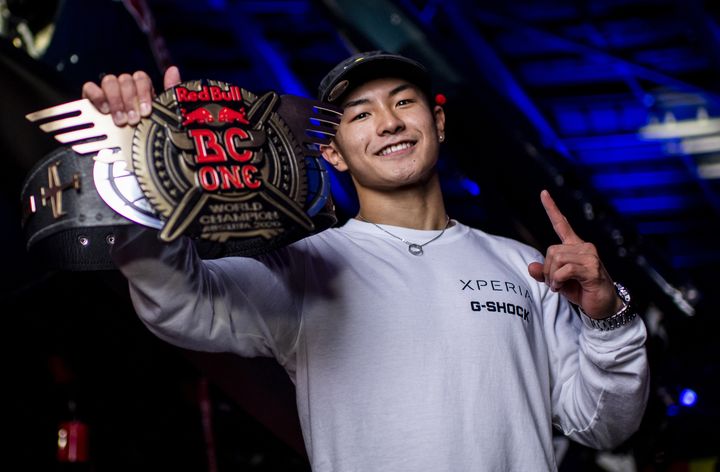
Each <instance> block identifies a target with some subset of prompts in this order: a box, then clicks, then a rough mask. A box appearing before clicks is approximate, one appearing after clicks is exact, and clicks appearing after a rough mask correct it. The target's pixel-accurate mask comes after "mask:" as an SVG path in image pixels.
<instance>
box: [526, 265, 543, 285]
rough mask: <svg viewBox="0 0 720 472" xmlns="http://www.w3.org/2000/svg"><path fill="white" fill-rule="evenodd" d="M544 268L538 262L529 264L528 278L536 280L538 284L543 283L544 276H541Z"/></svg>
mask: <svg viewBox="0 0 720 472" xmlns="http://www.w3.org/2000/svg"><path fill="white" fill-rule="evenodd" d="M543 268H544V266H543V265H542V264H541V263H539V262H531V263H530V265H528V273H529V274H530V277H532V278H533V279H535V280H537V281H538V282H545V275H544V274H543Z"/></svg>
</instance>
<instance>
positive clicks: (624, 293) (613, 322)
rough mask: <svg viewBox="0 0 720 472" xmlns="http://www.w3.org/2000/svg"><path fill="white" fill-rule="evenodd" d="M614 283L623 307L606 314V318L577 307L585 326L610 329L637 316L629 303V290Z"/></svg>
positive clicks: (602, 329) (604, 329) (603, 329)
mask: <svg viewBox="0 0 720 472" xmlns="http://www.w3.org/2000/svg"><path fill="white" fill-rule="evenodd" d="M614 284H615V291H616V292H617V294H618V296H619V297H620V298H621V299H622V301H623V307H622V308H620V311H618V312H617V313H615V314H614V315H612V316H608V317H607V318H601V319H599V320H598V319H595V318H592V317H590V316H588V314H587V313H585V312H584V311H583V309H582V308H581V307H578V308H580V312H581V313H582V314H583V316H582V319H583V322H584V323H585V326H588V327H590V328H593V329H599V330H600V331H611V330H613V329H617V328H619V327H620V326H623V325H626V324H628V323H629V322H631V321H632V320H633V319H634V318H635V317H636V316H637V312H636V311H635V310H634V309H633V307H632V305H631V303H630V302H631V298H630V292H628V290H627V289H626V288H625V287H623V286H622V285H620V284H619V283H617V282H614Z"/></svg>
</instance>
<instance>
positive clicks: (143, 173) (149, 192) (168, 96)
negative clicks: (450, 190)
mask: <svg viewBox="0 0 720 472" xmlns="http://www.w3.org/2000/svg"><path fill="white" fill-rule="evenodd" d="M341 114H342V113H341V110H340V109H339V108H337V107H333V106H331V105H327V104H324V103H321V102H318V101H314V100H310V99H306V98H302V97H297V96H293V95H278V94H277V93H276V92H273V91H270V92H267V93H264V94H262V95H256V94H254V93H252V92H250V91H248V90H246V89H243V88H241V87H238V86H236V85H231V84H228V83H224V82H219V81H215V80H194V81H188V82H184V83H181V84H179V85H177V86H175V87H172V88H170V89H168V90H166V91H165V92H163V93H162V94H160V95H159V96H158V97H157V98H156V99H155V101H154V102H153V111H152V114H151V116H149V117H148V118H144V119H142V120H141V122H140V123H139V124H138V125H137V126H135V127H130V126H124V127H117V126H115V125H114V123H113V122H112V119H111V118H110V116H109V115H103V114H101V113H100V112H98V111H97V110H96V109H95V107H94V106H93V105H92V104H91V103H90V102H89V101H88V100H78V101H75V102H69V103H65V104H62V105H59V106H56V107H52V108H48V109H45V110H41V111H38V112H35V113H31V114H29V115H27V119H28V120H30V121H33V122H38V123H39V125H40V128H41V129H42V130H43V131H46V132H48V133H54V134H55V138H56V139H57V140H58V141H59V142H61V143H63V144H65V145H66V146H67V147H66V149H65V151H66V152H64V153H53V157H52V160H50V159H49V158H48V159H45V160H43V161H42V162H41V163H40V164H39V165H38V166H36V169H35V170H34V171H33V172H31V175H30V176H29V177H28V179H27V180H26V184H25V185H24V188H23V195H22V199H23V202H24V206H25V207H26V208H25V212H24V218H23V226H25V227H26V228H27V231H29V234H28V246H30V245H32V243H33V242H34V241H36V240H38V239H40V238H44V237H47V236H49V235H50V234H51V233H52V232H53V231H52V230H50V229H49V227H58V223H59V221H58V220H59V219H62V218H66V219H68V220H69V221H73V222H74V224H70V225H68V224H61V225H59V226H63V229H67V226H71V227H78V226H80V227H82V226H86V225H87V222H88V220H92V218H87V216H88V214H90V215H94V214H98V215H99V214H101V213H102V212H103V211H104V209H99V208H97V205H96V204H95V203H93V204H92V205H90V206H91V207H92V208H90V207H88V206H87V205H85V206H84V207H83V205H84V202H83V200H82V199H78V198H74V195H73V194H72V193H71V192H70V189H71V188H74V189H82V190H83V191H87V190H92V189H94V190H96V191H97V194H99V196H100V197H101V199H102V201H103V202H104V204H105V205H107V206H108V207H110V208H111V209H112V210H114V212H116V213H118V214H120V215H122V216H123V217H125V218H127V219H128V220H130V221H132V222H135V223H138V224H141V225H144V226H148V227H151V228H155V229H158V230H160V231H159V238H160V239H161V240H163V241H166V242H170V241H173V240H175V239H176V238H178V237H179V236H180V235H182V234H184V235H188V236H191V237H193V238H194V239H196V240H198V241H208V242H211V243H213V244H215V243H217V244H224V245H226V246H227V247H228V248H230V250H229V251H221V252H222V253H223V254H222V255H229V254H228V252H229V253H231V254H248V255H249V254H258V253H262V252H265V251H267V250H269V249H272V248H275V247H279V246H282V245H284V244H288V243H290V242H292V241H294V240H297V239H299V238H300V237H303V236H306V235H307V234H310V233H313V232H316V231H318V230H321V229H325V228H327V227H329V226H331V225H332V224H334V223H335V222H336V218H335V214H334V206H333V205H332V200H331V197H330V183H329V178H328V175H327V172H326V170H325V167H324V164H323V163H322V158H321V155H320V151H319V146H320V145H323V144H328V143H329V141H330V139H332V137H333V136H334V134H335V129H336V127H337V124H338V123H339V121H340V117H341ZM68 160H73V161H77V162H73V163H72V165H68V164H66V162H67V161H68ZM80 167H81V168H82V169H80V171H78V172H76V173H75V174H73V175H68V176H66V180H68V179H69V180H68V182H69V183H68V182H65V181H64V180H62V178H61V175H59V174H58V170H60V171H63V169H65V170H66V172H67V171H70V170H71V169H77V168H80ZM46 174H47V175H49V176H50V177H48V179H49V180H48V179H45V180H47V181H45V180H43V176H44V175H46ZM61 174H62V172H61ZM88 177H90V178H88ZM78 193H81V192H79V191H78ZM91 193H95V192H91ZM63 199H64V200H63ZM64 202H65V203H67V204H66V205H63V203H64ZM48 203H49V205H48ZM74 203H77V204H79V205H80V207H78V208H75V207H74V205H73V204H74ZM45 206H48V207H50V208H49V209H50V210H52V215H49V213H48V214H45V213H47V212H46V211H45V210H44V207H45ZM40 213H42V216H39V214H40ZM78 215H83V218H76V216H78ZM80 220H82V221H80ZM100 220H104V221H103V224H105V225H107V224H108V223H109V221H108V220H109V218H107V217H105V218H100ZM63 223H64V222H63ZM93 224H95V226H97V225H98V224H97V222H95V223H93ZM65 239H67V238H65Z"/></svg>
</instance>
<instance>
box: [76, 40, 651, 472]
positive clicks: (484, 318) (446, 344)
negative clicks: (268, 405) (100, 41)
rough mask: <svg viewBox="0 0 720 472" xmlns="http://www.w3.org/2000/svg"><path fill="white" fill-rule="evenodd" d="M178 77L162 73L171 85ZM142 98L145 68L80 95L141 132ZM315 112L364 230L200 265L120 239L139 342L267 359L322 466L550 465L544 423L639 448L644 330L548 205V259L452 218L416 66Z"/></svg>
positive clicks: (351, 227) (335, 83)
mask: <svg viewBox="0 0 720 472" xmlns="http://www.w3.org/2000/svg"><path fill="white" fill-rule="evenodd" d="M178 81H179V75H178V73H177V70H176V69H174V68H173V69H170V70H169V71H168V73H167V74H166V83H165V85H166V87H167V86H171V85H173V84H174V83H177V82H178ZM151 89H152V88H151V85H150V81H149V79H147V76H146V75H144V74H142V73H136V74H135V75H134V76H132V77H131V76H129V75H122V76H120V77H119V78H116V77H112V76H109V77H106V78H105V79H104V80H103V84H102V86H101V87H98V86H96V85H94V84H86V86H85V88H84V95H85V96H86V97H88V98H90V99H91V100H92V101H93V103H95V104H96V106H97V107H98V108H99V109H100V110H102V111H105V112H111V113H113V116H114V117H115V119H116V122H117V123H118V124H125V123H130V124H134V123H137V121H138V120H139V117H140V116H141V115H143V114H146V113H148V112H149V109H148V108H147V107H146V106H144V105H143V104H148V103H149V101H150V99H151ZM320 98H321V99H323V100H327V101H332V102H334V103H339V104H341V105H342V106H343V107H344V114H343V117H342V121H341V123H340V125H339V128H338V130H337V134H336V136H335V139H334V141H333V142H332V144H331V145H329V146H327V147H326V148H325V149H324V150H323V155H324V157H325V159H326V160H327V161H328V163H329V164H330V165H332V166H334V167H335V168H336V169H337V170H339V171H348V172H350V174H351V176H352V179H353V182H354V184H355V186H356V188H357V194H358V197H359V200H360V211H359V213H358V215H357V217H356V218H353V219H351V220H350V221H349V222H348V223H347V224H345V225H344V226H342V227H340V228H333V229H329V230H326V231H323V232H321V233H319V234H316V235H313V236H311V237H308V238H306V239H303V240H301V241H298V242H296V243H294V244H291V245H290V246H288V247H285V248H283V249H280V250H278V251H275V252H273V253H270V254H267V255H264V256H261V257H255V258H238V257H233V258H225V259H220V260H212V261H202V260H200V258H199V257H198V256H197V254H196V252H195V251H194V249H193V247H192V245H191V243H190V241H189V240H187V239H180V240H178V241H176V242H174V243H173V244H167V245H166V244H162V243H160V242H158V240H157V238H156V236H155V233H154V232H153V231H150V230H140V229H136V230H133V231H131V234H128V235H126V236H125V237H122V238H121V237H119V238H118V242H117V243H116V245H115V247H114V248H113V251H114V252H113V257H114V260H115V261H116V263H117V265H118V267H119V268H120V270H121V271H122V272H123V273H124V274H125V275H126V277H127V278H128V280H129V283H130V291H131V295H132V299H133V302H134V305H135V307H136V310H137V312H138V314H139V316H140V317H141V319H142V320H143V321H144V322H145V323H146V324H147V326H148V328H149V329H150V330H152V331H153V332H154V333H155V334H157V335H158V336H159V337H161V338H162V339H165V340H166V341H168V342H171V343H173V344H176V345H179V346H183V347H186V348H190V349H198V350H207V351H229V352H235V353H237V354H239V355H243V356H274V357H275V358H276V359H277V360H278V361H279V362H280V364H281V365H283V366H284V367H285V369H286V370H287V372H288V374H289V375H290V377H291V378H292V380H293V382H294V383H295V386H296V391H297V406H298V412H299V415H300V421H301V425H302V430H303V435H304V438H305V443H306V446H307V451H308V455H309V457H310V461H311V464H312V467H313V469H314V470H315V471H363V472H364V471H393V472H395V471H464V470H487V471H496V470H518V471H521V470H522V471H525V470H555V469H556V463H555V457H554V452H553V445H552V429H553V426H554V427H556V428H558V429H560V430H561V431H563V432H564V433H565V434H566V435H568V436H569V437H571V438H573V439H575V440H577V441H579V442H581V443H584V444H587V445H591V446H594V447H611V446H613V445H616V444H618V443H619V442H621V441H622V440H624V439H625V438H627V437H628V436H629V435H630V434H631V433H633V432H634V431H635V430H636V428H637V426H638V424H639V422H640V419H641V417H642V413H643V411H644V407H645V402H646V399H647V388H648V372H647V359H646V354H645V350H644V347H643V346H644V341H645V329H644V326H643V323H642V321H641V320H640V318H639V317H637V316H634V313H632V312H631V311H630V310H629V309H628V307H627V306H626V304H625V301H624V300H623V298H624V297H626V296H627V294H626V292H625V291H624V290H623V289H622V287H620V286H617V287H616V285H615V284H614V283H613V281H612V279H611V278H610V276H609V275H608V273H607V272H606V270H605V269H604V267H603V265H602V263H601V261H600V259H599V257H598V254H597V251H596V250H595V248H594V246H593V245H592V244H589V243H585V242H584V241H582V240H581V239H580V238H579V237H578V236H577V235H576V234H575V233H574V232H573V230H572V228H571V226H570V224H569V223H568V221H567V220H566V219H565V218H564V217H563V215H562V214H561V213H560V211H559V210H558V208H557V207H556V206H555V204H554V203H553V201H552V199H551V198H550V196H549V195H548V194H547V192H543V193H542V195H541V200H542V203H543V205H544V206H545V209H546V211H547V214H548V217H549V219H550V221H551V223H552V225H553V227H554V228H555V231H556V232H557V234H558V236H559V238H560V240H561V244H559V245H556V246H552V247H551V248H549V249H548V251H547V255H546V258H545V260H544V261H543V258H542V256H541V254H539V253H538V252H537V251H535V250H533V249H532V248H530V247H527V246H525V245H523V244H521V243H519V242H516V241H512V240H509V239H506V238H501V237H497V236H492V235H489V234H486V233H484V232H482V231H479V230H476V229H472V228H469V227H467V226H465V225H463V224H461V223H460V222H458V221H455V220H452V219H451V218H450V216H448V215H447V213H446V211H445V207H444V204H443V199H442V193H441V189H440V184H439V180H438V175H437V172H436V170H435V164H436V162H437V159H438V152H439V146H440V144H441V143H442V141H443V140H444V131H445V114H444V111H443V109H442V108H441V107H440V106H436V105H434V104H433V103H432V101H431V99H430V95H429V78H428V74H427V72H426V71H425V69H424V67H423V66H422V65H420V64H418V63H416V62H414V61H412V60H410V59H408V58H404V57H401V56H396V55H392V54H387V53H378V52H374V53H365V54H361V55H358V56H354V57H352V58H350V59H349V60H347V61H344V62H343V63H341V64H339V65H338V66H337V67H336V68H335V69H333V70H332V71H331V72H330V73H329V74H328V76H327V77H326V78H325V79H324V80H323V82H322V83H321V86H320ZM621 297H622V298H621ZM568 300H569V301H571V302H573V303H575V304H577V305H578V306H580V307H581V309H582V311H583V312H584V314H582V315H581V316H577V315H576V314H575V312H574V311H573V309H572V308H571V305H570V304H569V303H568ZM625 300H627V299H625ZM597 320H600V321H597Z"/></svg>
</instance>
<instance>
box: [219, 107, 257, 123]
mask: <svg viewBox="0 0 720 472" xmlns="http://www.w3.org/2000/svg"><path fill="white" fill-rule="evenodd" d="M218 122H220V123H233V122H237V123H242V124H244V125H249V124H250V122H249V121H248V119H247V116H245V108H241V109H240V110H239V111H235V110H233V109H231V108H228V107H223V108H222V110H220V113H218Z"/></svg>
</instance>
